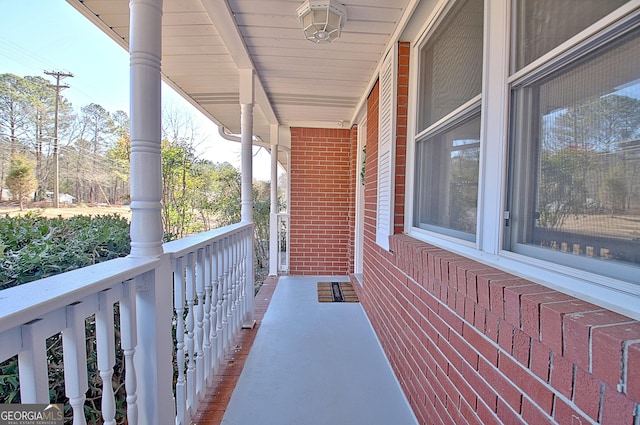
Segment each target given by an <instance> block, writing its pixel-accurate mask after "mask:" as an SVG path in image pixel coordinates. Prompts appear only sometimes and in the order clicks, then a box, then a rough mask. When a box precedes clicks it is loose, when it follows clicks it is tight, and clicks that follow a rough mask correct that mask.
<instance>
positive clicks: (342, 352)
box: [193, 276, 416, 425]
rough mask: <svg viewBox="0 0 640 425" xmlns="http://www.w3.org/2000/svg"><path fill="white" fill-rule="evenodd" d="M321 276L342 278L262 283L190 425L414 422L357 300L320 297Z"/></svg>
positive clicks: (307, 278) (284, 278) (289, 279)
mask: <svg viewBox="0 0 640 425" xmlns="http://www.w3.org/2000/svg"><path fill="white" fill-rule="evenodd" d="M327 281H329V282H330V281H342V282H348V278H347V277H338V276H306V277H288V276H283V277H280V278H270V279H268V280H267V281H266V282H265V284H264V285H263V287H262V288H261V289H260V291H259V292H258V294H257V295H256V299H255V303H256V306H255V307H256V309H255V318H256V321H257V324H256V328H255V329H254V330H250V331H243V332H241V333H240V334H239V335H238V337H237V338H236V340H235V341H234V345H233V350H232V352H230V353H229V354H227V356H226V357H225V360H224V361H223V363H222V364H221V367H220V369H219V371H218V372H217V374H216V376H215V377H214V379H213V383H212V384H211V386H210V387H209V389H208V390H207V392H206V393H205V395H204V398H203V401H202V403H201V404H200V407H199V408H198V411H197V412H196V413H195V415H194V417H193V423H194V424H199V425H214V424H215V425H217V424H220V423H223V424H229V425H231V424H239V425H240V424H249V423H254V421H255V418H260V423H261V424H264V425H269V424H273V425H279V424H289V423H305V424H330V423H335V424H342V423H345V424H346V423H350V424H351V423H352V424H359V423H366V424H371V425H375V424H380V425H386V424H390V423H402V424H412V423H416V419H415V417H414V414H413V412H412V411H411V408H410V407H409V403H408V401H407V399H406V398H405V395H404V394H403V392H402V390H401V388H400V386H399V384H398V382H397V379H396V377H395V375H394V374H393V371H392V369H391V367H390V365H389V363H388V360H387V358H386V356H385V355H384V352H383V351H382V348H381V346H380V343H379V341H378V339H377V337H376V336H375V334H374V332H373V328H372V327H371V324H370V323H369V320H368V319H367V317H366V315H365V313H364V310H363V309H362V307H361V305H360V304H359V303H357V302H328V303H326V302H323V303H320V302H319V301H318V295H317V284H318V282H327ZM355 285H356V288H358V286H357V285H358V284H357V283H356V284H355ZM265 312H266V314H265Z"/></svg>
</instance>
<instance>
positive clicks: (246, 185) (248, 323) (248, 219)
mask: <svg viewBox="0 0 640 425" xmlns="http://www.w3.org/2000/svg"><path fill="white" fill-rule="evenodd" d="M253 102H254V75H253V69H241V70H240V113H241V116H240V126H241V132H242V133H241V135H240V144H241V145H240V156H241V166H240V174H241V176H242V187H241V194H240V199H241V203H242V209H241V212H240V216H241V221H242V222H243V223H252V222H253ZM254 251H255V247H254V242H253V235H251V238H250V243H249V246H248V253H247V254H248V255H247V259H246V271H247V273H246V286H245V289H246V291H247V294H246V297H245V302H246V308H245V310H244V311H245V317H243V318H242V320H243V327H253V325H254V324H255V321H254V320H253V291H254V289H253V286H254V281H255V278H254V275H255V274H254V270H253V255H254Z"/></svg>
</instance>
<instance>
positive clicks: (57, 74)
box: [44, 71, 73, 208]
mask: <svg viewBox="0 0 640 425" xmlns="http://www.w3.org/2000/svg"><path fill="white" fill-rule="evenodd" d="M44 73H45V74H47V75H50V76H52V77H55V79H56V85H55V86H53V85H52V86H51V87H52V88H55V89H56V117H55V133H54V140H53V162H54V172H53V208H59V207H60V200H59V194H58V193H59V192H60V186H59V176H60V168H59V165H58V164H59V162H58V104H59V102H60V91H61V90H62V89H67V88H69V86H67V85H62V84H60V80H62V79H63V78H67V77H73V74H72V73H70V72H56V71H44Z"/></svg>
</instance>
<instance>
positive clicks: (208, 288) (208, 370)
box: [202, 245, 213, 387]
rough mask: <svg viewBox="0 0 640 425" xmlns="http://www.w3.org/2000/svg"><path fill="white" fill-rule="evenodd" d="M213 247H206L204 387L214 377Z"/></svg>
mask: <svg viewBox="0 0 640 425" xmlns="http://www.w3.org/2000/svg"><path fill="white" fill-rule="evenodd" d="M211 249H212V247H211V245H207V246H206V247H204V249H203V250H202V251H203V260H204V330H203V335H204V336H203V339H204V345H203V350H202V351H203V353H204V386H205V387H206V386H207V385H209V382H210V380H211V376H212V370H213V365H212V364H211V351H212V348H211V338H212V337H211V293H212V284H213V282H212V279H211V276H212V275H211Z"/></svg>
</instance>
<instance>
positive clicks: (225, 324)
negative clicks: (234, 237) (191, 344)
mask: <svg viewBox="0 0 640 425" xmlns="http://www.w3.org/2000/svg"><path fill="white" fill-rule="evenodd" d="M230 242H231V238H230V237H229V236H227V237H225V238H224V252H223V254H222V261H223V263H222V264H223V268H224V287H223V297H224V298H223V300H222V332H223V337H224V343H223V344H222V352H223V354H222V356H223V357H224V353H225V352H226V351H227V348H228V347H229V343H230V341H231V338H230V336H229V333H230V332H229V311H230V309H231V306H230V305H229V304H230V302H231V300H230V298H231V285H230V282H231V277H230V276H229V264H230V262H229V254H230V252H231V250H230Z"/></svg>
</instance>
